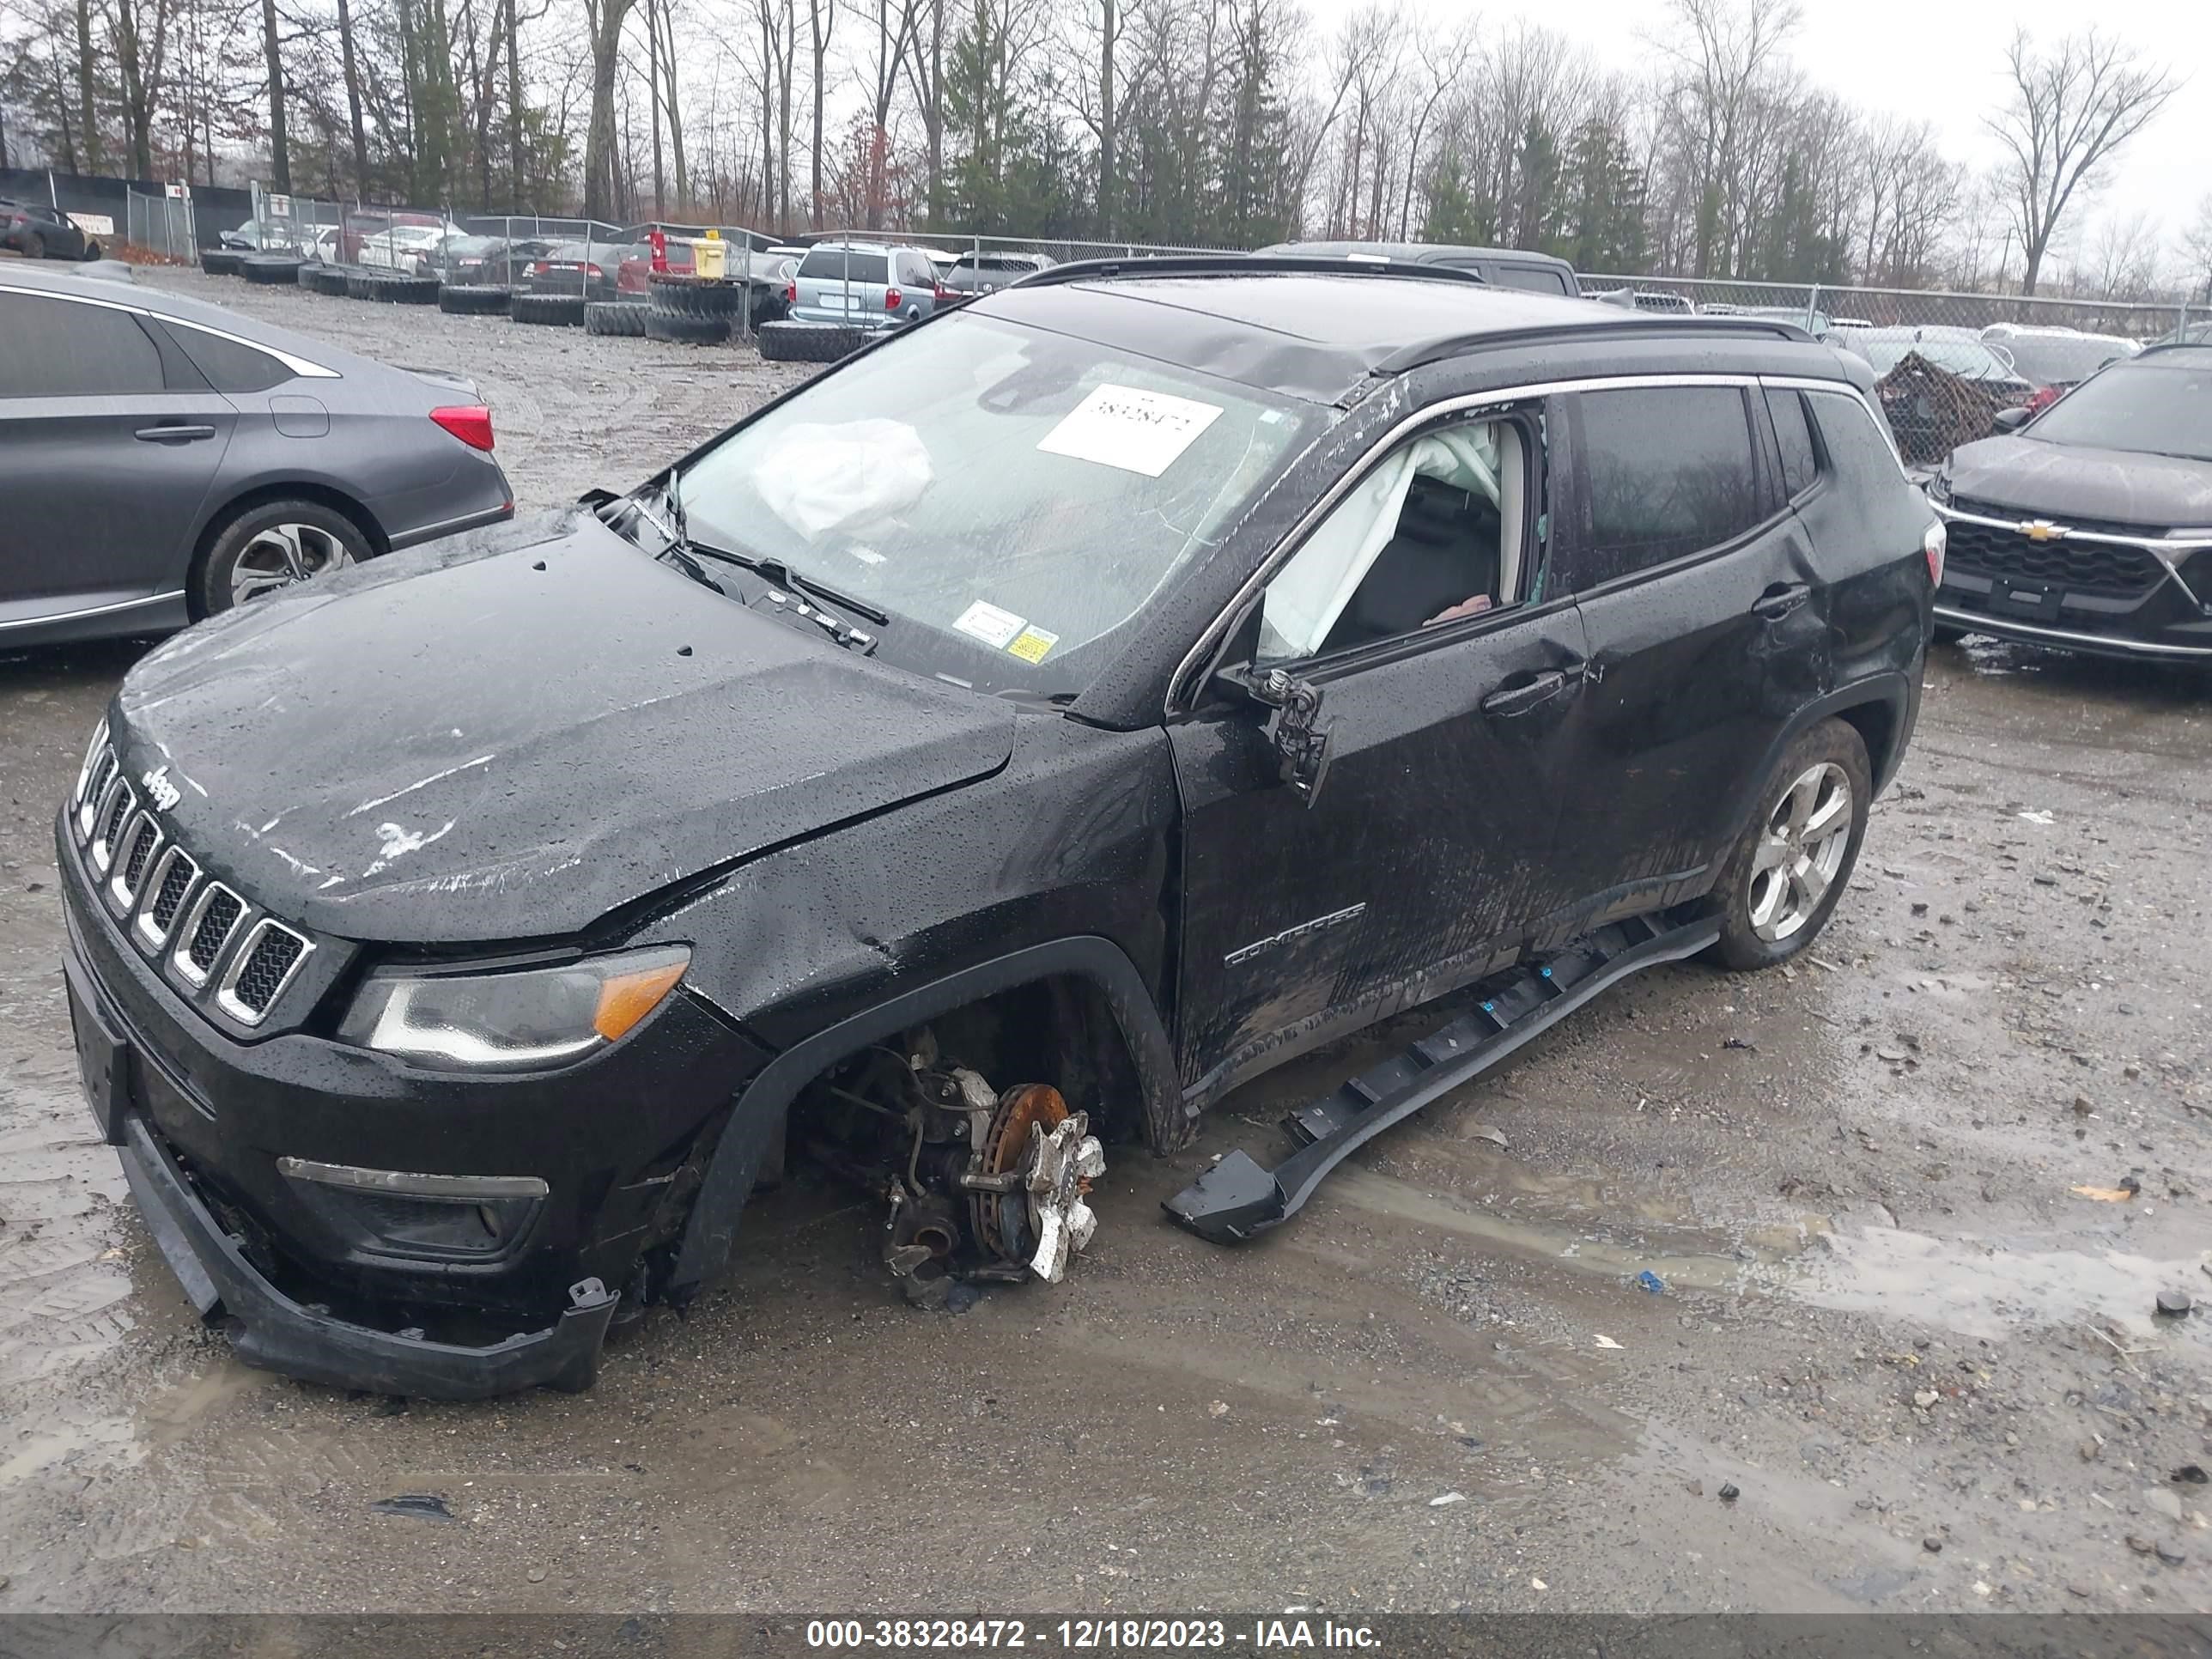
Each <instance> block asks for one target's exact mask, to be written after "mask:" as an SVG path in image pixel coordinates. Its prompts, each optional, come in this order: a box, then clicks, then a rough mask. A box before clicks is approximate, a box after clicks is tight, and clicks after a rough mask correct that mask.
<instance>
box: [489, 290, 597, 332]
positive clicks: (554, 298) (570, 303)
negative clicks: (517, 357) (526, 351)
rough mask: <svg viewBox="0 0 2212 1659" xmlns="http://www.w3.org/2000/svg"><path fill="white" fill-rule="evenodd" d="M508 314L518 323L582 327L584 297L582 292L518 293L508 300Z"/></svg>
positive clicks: (556, 326)
mask: <svg viewBox="0 0 2212 1659" xmlns="http://www.w3.org/2000/svg"><path fill="white" fill-rule="evenodd" d="M507 315H508V316H510V317H512V318H513V319H514V320H515V321H516V322H518V323H543V324H546V325H550V326H552V327H555V328H581V327H582V326H583V325H584V297H583V295H580V294H574V295H572V294H518V295H514V296H513V299H511V300H510V301H508V302H507Z"/></svg>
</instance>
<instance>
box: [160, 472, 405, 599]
mask: <svg viewBox="0 0 2212 1659" xmlns="http://www.w3.org/2000/svg"><path fill="white" fill-rule="evenodd" d="M270 501H313V502H314V503H315V505H316V506H318V507H328V508H330V509H331V512H333V513H337V514H338V515H339V516H341V517H342V518H343V519H345V520H348V521H349V523H351V524H352V526H353V527H354V528H355V529H356V530H358V531H359V532H361V533H362V536H363V537H364V538H367V540H368V549H369V554H370V556H372V557H380V556H382V555H384V554H386V553H389V552H390V551H391V550H392V544H391V542H390V541H389V540H388V539H387V538H386V536H385V533H384V529H383V526H380V525H379V524H378V523H377V522H376V517H375V515H374V513H371V512H370V511H369V510H368V508H367V507H363V506H362V504H361V503H360V502H359V501H356V500H354V498H353V497H352V496H350V495H347V494H346V493H345V492H344V491H343V490H342V489H331V488H330V487H329V486H328V485H327V484H319V483H272V484H263V485H261V486H260V487H259V488H258V489H249V490H247V491H246V493H245V494H244V495H239V496H237V497H235V498H234V499H233V500H231V501H226V502H224V503H223V505H222V510H221V511H220V512H217V513H214V514H212V515H211V516H210V518H209V520H208V521H207V527H206V528H205V529H204V530H202V531H201V532H200V539H199V544H198V545H197V546H196V547H195V548H193V549H192V566H191V573H190V574H189V575H188V576H187V577H186V579H185V595H186V603H187V604H188V605H191V612H192V620H193V621H195V622H197V621H198V620H200V617H201V614H202V613H201V611H200V602H199V591H200V576H201V574H202V573H203V572H204V571H205V570H206V568H207V562H208V556H209V555H210V553H211V552H213V551H214V550H215V543H216V537H218V536H220V535H222V532H223V531H224V530H225V529H227V528H228V526H230V525H231V523H232V522H233V521H234V520H236V519H237V518H238V517H239V516H240V514H242V513H251V512H252V510H253V509H254V508H255V507H262V506H264V505H266V504H267V503H268V502H270Z"/></svg>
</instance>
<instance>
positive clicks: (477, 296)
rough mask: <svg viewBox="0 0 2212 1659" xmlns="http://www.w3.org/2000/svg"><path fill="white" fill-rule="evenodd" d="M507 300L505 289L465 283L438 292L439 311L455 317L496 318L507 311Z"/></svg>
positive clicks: (447, 286)
mask: <svg viewBox="0 0 2212 1659" xmlns="http://www.w3.org/2000/svg"><path fill="white" fill-rule="evenodd" d="M507 300H508V295H507V289H503V288H483V287H477V286H474V285H471V284H469V283H447V284H446V285H445V286H444V287H443V288H441V289H439V290H438V309H439V310H441V311H442V312H444V313H447V315H448V316H454V317H495V316H498V315H500V314H501V313H503V312H505V311H506V309H507Z"/></svg>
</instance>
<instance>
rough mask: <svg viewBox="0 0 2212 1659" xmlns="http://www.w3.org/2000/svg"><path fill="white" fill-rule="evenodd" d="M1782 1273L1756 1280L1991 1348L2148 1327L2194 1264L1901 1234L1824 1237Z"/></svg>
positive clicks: (1768, 1272)
mask: <svg viewBox="0 0 2212 1659" xmlns="http://www.w3.org/2000/svg"><path fill="white" fill-rule="evenodd" d="M1822 1243H1823V1244H1824V1245H1825V1249H1820V1250H1818V1251H1814V1252H1808V1254H1807V1255H1804V1256H1803V1257H1802V1258H1801V1259H1800V1260H1799V1261H1796V1263H1794V1264H1792V1265H1791V1267H1790V1268H1789V1269H1788V1270H1787V1271H1786V1272H1780V1273H1778V1272H1776V1271H1775V1270H1773V1269H1765V1270H1763V1271H1762V1273H1760V1274H1759V1278H1761V1279H1765V1281H1766V1282H1768V1283H1770V1284H1771V1285H1772V1286H1773V1287H1774V1288H1776V1289H1778V1290H1781V1291H1785V1292H1786V1293H1788V1294H1790V1295H1792V1296H1796V1297H1802V1298H1803V1299H1804V1300H1806V1301H1808V1302H1811V1303H1814V1304H1816V1305H1818V1306H1820V1307H1824V1308H1836V1309H1840V1310H1849V1311H1853V1312H1862V1313H1874V1314H1880V1315H1881V1316H1885V1317H1887V1318H1892V1319H1907V1320H1914V1321H1917V1322H1920V1323H1923V1324H1928V1325H1940V1326H1942V1327H1943V1328H1945V1329H1947V1330H1951V1331H1955V1332H1957V1333H1958V1334H1960V1335H1961V1336H1973V1337H1986V1338H1989V1339H1991V1340H1995V1339H1996V1338H2000V1337H2004V1336H2009V1335H2012V1334H2015V1332H2018V1331H2021V1330H2027V1329H2031V1328H2038V1327H2045V1326H2052V1325H2063V1324H2069V1323H2075V1322H2081V1321H2086V1320H2089V1319H2093V1318H2095V1319H2108V1320H2111V1321H2112V1322H2115V1323H2117V1324H2118V1325H2119V1326H2121V1327H2122V1328H2124V1329H2126V1330H2128V1331H2130V1332H2132V1333H2135V1334H2139V1335H2146V1336H2148V1335H2150V1334H2153V1333H2154V1330H2155V1328H2156V1319H2155V1316H2154V1314H2153V1313H2152V1311H2151V1310H2152V1308H2153V1306H2154V1303H2155V1301H2156V1298H2157V1296H2158V1292H2159V1291H2160V1288H2161V1287H2163V1286H2165V1285H2177V1284H2183V1283H2186V1282H2188V1281H2189V1280H2190V1279H2193V1278H2194V1277H2195V1275H2196V1272H2197V1267H2196V1264H2195V1263H2194V1262H2193V1261H2156V1260H2154V1259H2153V1258H2151V1257H2149V1256H2142V1255H2129V1254H2128V1253H2127V1252H2125V1251H2122V1250H2105V1251H2093V1250H2043V1249H2032V1248H2015V1247H2013V1246H2012V1245H2010V1244H2008V1243H2005V1242H2003V1241H2001V1240H1981V1239H1971V1238H1968V1239H1944V1238H1933V1237H1929V1236H1928V1235H1927V1234H1925V1233H1915V1232H1907V1231H1903V1230H1901V1229H1893V1228H1873V1229H1870V1230H1869V1231H1865V1232H1863V1233H1857V1234H1847V1233H1840V1232H1838V1233H1831V1234H1826V1235H1824V1236H1823V1238H1822Z"/></svg>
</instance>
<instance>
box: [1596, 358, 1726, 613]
mask: <svg viewBox="0 0 2212 1659" xmlns="http://www.w3.org/2000/svg"><path fill="white" fill-rule="evenodd" d="M1579 402H1580V410H1579V414H1580V428H1581V430H1580V432H1579V434H1578V436H1579V438H1580V443H1579V445H1578V448H1579V450H1580V453H1581V457H1582V471H1583V504H1582V506H1583V512H1582V516H1583V523H1582V525H1581V526H1579V527H1580V530H1581V532H1582V533H1581V535H1580V536H1579V537H1577V538H1576V541H1577V545H1576V547H1575V548H1574V550H1573V552H1572V555H1571V559H1570V570H1569V574H1570V578H1571V580H1572V582H1573V584H1574V586H1575V588H1576V589H1577V591H1579V590H1582V589H1584V588H1589V587H1595V586H1597V585H1598V584H1599V583H1601V582H1608V581H1611V580H1613V579H1614V578H1616V577H1620V576H1626V575H1629V574H1632V573H1634V572H1636V571H1638V570H1642V569H1644V568H1648V567H1650V566H1651V565H1655V564H1663V563H1664V562H1667V561H1668V560H1669V559H1675V558H1680V557H1681V556H1683V555H1684V554H1686V553H1695V552H1698V551H1699V550H1702V549H1705V548H1708V547H1714V546H1717V545H1718V544H1721V543H1723V542H1725V541H1729V540H1732V539H1733V538H1735V537H1737V536H1739V535H1741V534H1742V532H1745V531H1747V530H1748V529H1750V528H1751V527H1752V526H1753V525H1755V524H1757V523H1758V522H1759V520H1760V519H1761V518H1763V517H1764V516H1765V514H1764V513H1761V511H1760V510H1759V480H1758V473H1757V471H1755V470H1754V468H1753V463H1752V447H1751V426H1750V422H1749V421H1748V419H1747V416H1746V410H1745V405H1744V400H1743V393H1742V392H1741V391H1739V390H1738V389H1737V388H1736V387H1735V386H1652V387H1637V388H1633V389H1630V390H1626V391H1620V392H1583V394H1582V396H1581V398H1580V400H1579Z"/></svg>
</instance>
